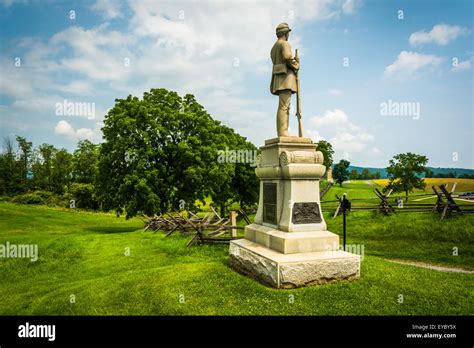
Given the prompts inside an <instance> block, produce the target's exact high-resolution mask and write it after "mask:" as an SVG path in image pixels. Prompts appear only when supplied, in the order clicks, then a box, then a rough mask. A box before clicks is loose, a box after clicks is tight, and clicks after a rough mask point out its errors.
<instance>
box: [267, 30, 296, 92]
mask: <svg viewBox="0 0 474 348" xmlns="http://www.w3.org/2000/svg"><path fill="white" fill-rule="evenodd" d="M270 57H271V58H272V62H273V71H272V81H271V82H270V92H271V93H272V94H275V95H277V94H278V91H281V90H284V89H289V90H291V93H296V91H297V87H296V76H295V72H294V70H298V69H299V63H298V62H297V61H296V60H295V59H294V58H293V55H292V53H291V46H290V43H289V42H288V41H286V40H285V39H284V38H279V39H278V40H277V42H275V44H274V45H273V47H272V50H271V52H270Z"/></svg>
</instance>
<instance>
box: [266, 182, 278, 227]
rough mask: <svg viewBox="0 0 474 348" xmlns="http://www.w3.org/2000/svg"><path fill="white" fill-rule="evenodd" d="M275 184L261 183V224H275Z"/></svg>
mask: <svg viewBox="0 0 474 348" xmlns="http://www.w3.org/2000/svg"><path fill="white" fill-rule="evenodd" d="M276 213H277V184H276V183H273V182H271V183H263V222H268V223H269V224H273V225H276V224H277V214H276Z"/></svg>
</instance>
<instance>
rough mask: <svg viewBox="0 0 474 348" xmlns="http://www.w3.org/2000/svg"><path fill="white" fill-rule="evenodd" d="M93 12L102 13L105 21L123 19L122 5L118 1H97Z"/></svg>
mask: <svg viewBox="0 0 474 348" xmlns="http://www.w3.org/2000/svg"><path fill="white" fill-rule="evenodd" d="M92 10H94V11H98V12H100V13H101V14H102V16H103V17H104V18H105V19H114V18H120V17H123V16H122V4H121V2H120V1H118V0H97V1H96V2H95V4H94V5H92Z"/></svg>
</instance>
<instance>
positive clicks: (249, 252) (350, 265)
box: [229, 239, 360, 288]
mask: <svg viewBox="0 0 474 348" xmlns="http://www.w3.org/2000/svg"><path fill="white" fill-rule="evenodd" d="M229 255H230V266H231V267H232V268H233V269H234V270H236V271H238V272H239V273H242V274H244V275H246V276H249V277H251V278H254V279H256V280H258V281H259V282H261V283H263V284H265V285H268V286H272V287H274V288H297V287H302V286H307V285H315V284H324V283H329V282H333V281H338V280H344V279H357V278H359V276H360V257H359V256H358V255H355V254H351V253H348V252H345V251H341V250H329V251H316V252H308V253H296V254H282V253H280V252H277V251H275V250H272V249H269V248H267V247H265V246H262V245H260V244H257V243H255V242H252V241H249V240H247V239H238V240H234V241H231V242H230V248H229Z"/></svg>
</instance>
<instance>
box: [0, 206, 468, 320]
mask: <svg viewBox="0 0 474 348" xmlns="http://www.w3.org/2000/svg"><path fill="white" fill-rule="evenodd" d="M327 215H328V214H326V219H327V221H328V225H329V228H330V230H332V231H334V232H336V233H340V232H341V231H340V230H341V226H340V220H341V219H340V218H336V219H331V218H329V217H328V216H327ZM348 220H349V224H350V225H349V226H350V229H349V230H348V243H363V244H364V245H365V258H364V260H363V262H362V269H361V274H362V276H361V279H359V280H357V281H351V282H349V281H342V282H339V283H334V284H327V285H320V286H313V287H307V288H299V289H288V290H276V289H271V288H268V287H265V286H263V285H260V284H259V283H257V282H255V281H253V280H251V279H249V278H247V277H244V276H242V275H240V274H238V273H236V272H234V271H233V270H231V269H230V268H229V266H228V256H227V249H228V246H227V245H225V244H220V245H204V246H194V247H192V248H190V249H186V247H185V245H186V243H187V241H188V240H189V238H190V237H189V236H182V235H178V234H175V235H172V236H171V237H168V238H164V234H163V233H160V232H159V233H151V232H144V230H143V223H142V221H141V220H140V219H131V220H128V221H127V220H125V219H124V218H123V217H121V218H117V217H115V216H114V215H112V214H103V213H92V212H82V211H77V210H76V211H71V210H68V209H60V208H48V207H42V206H26V205H15V204H11V203H6V202H0V244H5V243H6V242H7V241H9V242H10V243H16V244H38V246H39V254H40V256H39V260H38V261H37V262H31V261H30V260H27V259H0V314H1V315H389V314H393V315H461V314H471V315H472V314H474V300H473V298H474V296H473V290H472V289H474V275H473V274H462V273H447V272H439V271H434V270H430V269H424V268H418V267H413V266H407V265H401V264H396V263H392V262H389V261H387V259H388V258H402V259H416V260H421V261H425V262H435V263H441V264H444V265H452V266H458V267H464V268H471V267H472V266H473V261H472V260H473V244H472V229H473V227H472V226H473V225H474V224H473V222H474V221H473V219H472V218H470V217H467V216H466V217H461V218H455V219H453V220H452V221H450V222H449V223H444V222H440V221H439V220H438V219H436V218H435V216H431V215H423V216H421V217H413V218H407V220H403V219H402V218H401V217H398V216H397V217H388V218H386V217H379V216H375V217H374V216H371V215H370V214H365V215H364V214H363V213H362V214H353V215H351V216H350V217H349V218H348ZM420 225H421V226H425V227H423V228H420ZM454 246H457V247H459V255H458V256H453V255H452V247H454ZM127 251H129V252H130V255H129V256H126V255H125V254H126V253H127ZM400 295H402V296H403V302H402V303H400V302H399V301H398V300H399V299H400V298H401V297H400ZM293 297H294V301H291V300H292V299H293ZM71 298H73V299H74V300H75V301H74V303H71Z"/></svg>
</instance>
